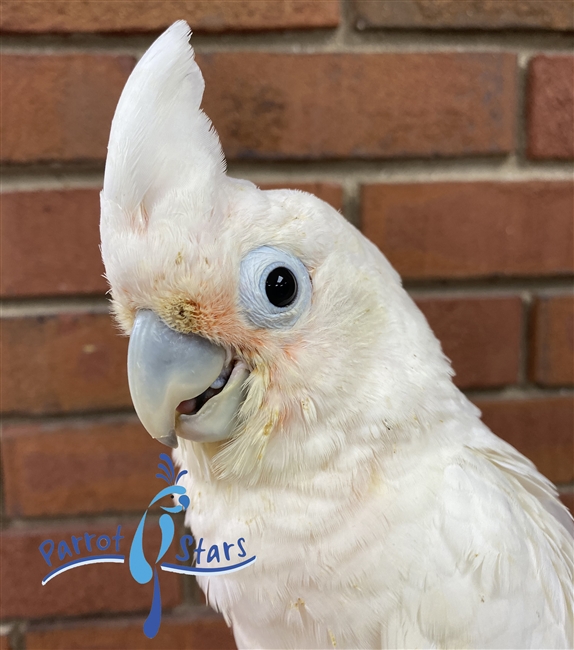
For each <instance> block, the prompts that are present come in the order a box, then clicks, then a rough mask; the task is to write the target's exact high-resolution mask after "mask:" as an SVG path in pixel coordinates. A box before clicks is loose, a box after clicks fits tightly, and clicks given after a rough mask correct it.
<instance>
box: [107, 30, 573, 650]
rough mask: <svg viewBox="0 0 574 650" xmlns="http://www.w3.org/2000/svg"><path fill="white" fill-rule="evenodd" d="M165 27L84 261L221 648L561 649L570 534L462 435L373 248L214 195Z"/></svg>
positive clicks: (484, 436) (117, 125) (210, 158)
mask: <svg viewBox="0 0 574 650" xmlns="http://www.w3.org/2000/svg"><path fill="white" fill-rule="evenodd" d="M189 38H190V30H189V27H188V26H187V24H186V23H185V22H181V21H180V22H177V23H175V24H174V25H172V26H171V27H170V28H169V29H168V30H167V31H166V32H165V33H164V34H163V35H161V36H160V37H159V38H158V39H157V40H156V41H155V43H154V44H153V45H152V46H151V47H150V49H149V50H148V51H147V52H146V53H145V55H144V56H143V57H142V58H141V60H140V61H139V63H138V64H137V66H136V67H135V69H134V70H133V72H132V74H131V76H130V78H129V80H128V81H127V83H126V86H125V89H124V91H123V93H122V95H121V98H120V100H119V103H118V106H117V110H116V113H115V117H114V119H113V123H112V128H111V135H110V141H109V149H108V157H107V163H106V170H105V179H104V186H103V191H102V193H101V215H102V216H101V238H102V255H103V259H104V263H105V268H106V275H107V278H108V280H109V283H110V285H111V293H112V301H113V309H114V313H115V315H116V317H117V319H118V321H119V323H120V325H121V327H122V328H123V331H124V332H125V333H126V334H129V335H130V342H129V350H128V378H129V384H130V390H131V394H132V398H133V402H134V406H135V409H136V412H137V414H138V416H139V418H140V419H141V422H142V423H143V425H144V427H145V428H146V429H147V431H148V432H149V433H150V434H151V435H152V436H153V437H154V438H156V439H157V440H159V441H161V442H163V443H165V444H167V445H169V446H170V447H172V448H176V449H175V450H174V454H175V459H176V461H177V462H178V463H179V464H180V465H182V466H184V468H185V469H187V470H188V472H189V474H188V475H187V476H186V477H185V479H186V480H187V484H186V488H187V493H188V494H189V496H190V499H191V504H190V507H189V508H188V510H187V515H186V523H187V524H188V525H189V526H190V527H191V530H192V533H193V535H194V537H195V539H196V540H197V539H199V538H200V537H201V538H204V539H205V540H210V541H213V542H218V541H219V542H220V541H221V540H235V539H236V538H238V537H243V538H244V539H245V540H246V542H245V543H246V544H247V545H248V546H249V550H250V552H253V553H256V555H257V561H256V562H255V563H254V564H253V565H252V566H250V567H249V568H248V569H245V570H244V571H238V572H236V573H231V574H228V575H222V576H212V577H203V578H201V579H199V582H200V586H201V587H202V589H203V590H204V592H205V594H206V596H207V598H208V601H209V603H210V604H211V605H212V606H213V607H214V608H215V609H216V610H218V611H220V612H222V613H223V615H224V617H225V619H226V621H227V622H228V624H230V625H231V626H232V627H233V632H234V635H235V639H236V642H237V645H238V647H239V648H334V647H336V648H457V649H458V648H570V647H572V643H573V612H572V600H573V594H572V591H573V589H572V584H573V554H572V530H571V529H572V521H571V517H570V515H569V513H568V511H567V510H566V509H565V508H564V507H563V506H562V505H561V503H560V502H559V500H558V498H557V495H556V490H555V488H554V487H553V485H552V484H551V483H550V482H549V481H548V480H547V479H545V478H544V477H543V476H542V475H541V474H539V473H538V472H537V470H536V469H535V467H534V465H533V464H532V463H531V462H530V461H528V460H527V459H526V458H525V457H524V456H522V455H521V454H519V453H518V452H517V451H516V450H515V449H514V448H513V447H511V446H510V445H508V444H506V443H505V442H503V441H502V440H500V439H499V438H497V437H496V436H495V435H494V434H493V433H491V432H490V430H489V429H488V428H487V427H486V426H485V425H484V424H483V423H482V422H481V420H480V413H479V411H478V409H477V408H476V407H475V406H473V405H472V404H471V403H470V402H469V401H468V399H466V397H465V396H464V395H462V394H461V393H460V391H459V390H458V389H457V388H456V387H455V386H454V384H453V382H452V374H453V373H452V370H451V367H450V364H449V362H448V360H447V359H446V358H445V356H444V355H443V353H442V351H441V347H440V344H439V342H438V341H437V339H436V338H435V337H434V335H433V333H432V331H431V329H430V327H429V325H428V324H427V322H426V320H425V318H424V316H423V315H422V314H421V312H420V311H419V310H418V309H417V307H416V306H415V304H414V303H413V301H412V299H411V298H410V297H409V296H408V295H407V293H406V291H405V290H404V289H403V288H402V286H401V281H400V278H399V276H398V274H397V273H396V271H395V270H394V269H393V268H392V267H391V265H390V264H389V262H388V261H387V260H386V258H385V257H384V256H383V254H382V253H381V252H380V251H379V250H378V249H377V248H376V247H375V246H374V245H373V244H372V243H371V242H369V241H368V240H367V239H366V238H365V237H364V236H363V235H362V234H361V233H360V232H358V231H357V230H356V229H355V228H354V227H353V226H352V225H351V224H350V223H348V222H347V221H346V220H345V219H344V218H343V217H342V216H341V215H340V214H339V213H337V212H336V211H335V210H334V209H333V208H332V207H330V206H329V205H327V204H326V203H324V202H323V201H321V200H319V199H317V198H316V197H314V196H312V195H310V194H306V193H303V192H299V191H292V190H273V191H262V190H260V189H259V188H258V187H256V186H255V185H254V184H252V183H250V182H247V181H243V180H236V179H234V178H230V177H228V176H227V175H226V172H225V162H224V157H223V153H222V149H221V145H220V142H219V139H218V136H217V133H216V132H215V130H214V128H213V126H212V125H211V123H210V121H209V119H208V118H207V117H206V115H205V114H204V113H203V112H202V111H201V110H200V103H201V100H202V95H203V90H204V82H203V78H202V75H201V72H200V70H199V68H198V66H197V64H196V63H195V61H194V53H193V50H192V48H191V46H190V45H189Z"/></svg>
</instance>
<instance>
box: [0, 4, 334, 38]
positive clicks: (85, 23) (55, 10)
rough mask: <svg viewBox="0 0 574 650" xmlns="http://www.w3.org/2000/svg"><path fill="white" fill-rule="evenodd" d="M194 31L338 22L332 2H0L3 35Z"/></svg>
mask: <svg viewBox="0 0 574 650" xmlns="http://www.w3.org/2000/svg"><path fill="white" fill-rule="evenodd" d="M180 19H183V20H187V21H188V22H189V24H190V25H191V27H192V28H193V31H194V32H225V31H244V30H270V29H312V28H317V27H336V26H337V25H338V24H339V2H338V0H322V1H321V2H313V1H312V0H263V1H262V0H234V1H233V2H229V1H228V0H192V1H190V0H187V1H184V0H179V1H176V0H170V1H166V0H162V1H161V2H158V1H157V0H156V1H153V0H147V1H143V2H142V1H141V0H140V1H139V2H137V1H136V2H127V1H126V0H123V1H122V2H117V3H115V5H114V8H113V11H110V8H109V5H107V4H106V3H105V2H101V0H74V2H70V0H44V1H43V2H37V1H35V2H34V1H28V0H4V2H3V4H2V17H1V19H0V30H1V31H4V32H20V33H38V32H61V33H66V32H131V31H134V32H142V31H143V32H151V31H159V30H163V29H165V28H166V27H168V26H169V25H171V23H173V22H174V21H176V20H180Z"/></svg>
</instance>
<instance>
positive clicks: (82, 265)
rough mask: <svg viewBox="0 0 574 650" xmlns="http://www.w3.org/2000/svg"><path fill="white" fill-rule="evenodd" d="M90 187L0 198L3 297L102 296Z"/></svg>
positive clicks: (96, 212)
mask: <svg viewBox="0 0 574 650" xmlns="http://www.w3.org/2000/svg"><path fill="white" fill-rule="evenodd" d="M99 217H100V205H99V192H98V190H95V189H77V190H76V189H74V190H52V191H38V192H7V193H5V194H2V243H3V247H2V279H1V285H0V286H1V294H2V296H3V297H9V298H13V297H24V296H55V295H65V294H76V295H80V294H95V293H97V294H104V293H105V291H106V290H107V283H106V281H105V280H104V278H103V273H104V267H103V264H102V260H101V255H100V250H99V239H100V233H99Z"/></svg>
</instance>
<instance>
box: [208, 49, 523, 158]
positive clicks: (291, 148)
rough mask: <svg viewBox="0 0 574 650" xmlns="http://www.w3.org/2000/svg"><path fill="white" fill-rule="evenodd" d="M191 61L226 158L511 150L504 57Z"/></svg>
mask: <svg viewBox="0 0 574 650" xmlns="http://www.w3.org/2000/svg"><path fill="white" fill-rule="evenodd" d="M197 59H198V63H199V65H200V67H201V69H202V71H203V74H204V76H205V81H206V92H205V100H204V106H205V111H206V113H207V114H208V115H209V116H210V117H211V119H212V120H213V123H214V125H215V127H216V128H217V130H218V132H219V134H220V136H221V140H222V143H223V147H224V149H225V152H226V154H227V156H228V157H229V158H232V159H234V158H242V159H258V158H259V159H261V158H263V159H269V158H279V159H298V158H299V159H321V158H393V157H405V156H407V157H408V156H424V157H428V156H467V155H479V154H498V153H506V152H508V151H511V150H512V149H513V130H514V114H515V76H516V58H515V56H514V55H512V54H502V53H489V54H484V53H464V54H463V53H448V54H446V53H434V52H430V53H429V52H426V53H424V54H422V53H421V54H419V53H416V54H413V53H400V54H399V53H396V54H370V53H369V54H363V53H354V54H279V53H271V52H233V53H231V52H226V53H213V54H204V55H201V56H198V57H197Z"/></svg>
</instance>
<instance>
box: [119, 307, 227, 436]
mask: <svg viewBox="0 0 574 650" xmlns="http://www.w3.org/2000/svg"><path fill="white" fill-rule="evenodd" d="M225 359H226V352H225V350H224V348H222V347H220V346H218V345H215V344H213V343H211V342H210V341H208V340H207V339H205V338H203V337H201V336H197V335H194V334H181V333H179V332H176V331H175V330H172V329H171V328H170V327H168V326H167V325H166V324H165V323H164V322H163V321H162V320H161V319H160V318H159V316H157V315H156V314H155V313H154V312H153V311H150V310H141V311H139V312H138V313H137V315H136V319H135V322H134V327H133V331H132V334H131V336H130V343H129V347H128V381H129V387H130V393H131V396H132V400H133V403H134V407H135V410H136V413H137V414H138V417H139V419H140V420H141V422H142V424H143V425H144V427H145V428H146V430H147V431H148V433H149V434H150V435H151V436H152V438H155V439H156V440H159V441H160V442H162V443H163V444H165V445H168V446H169V447H172V448H175V447H177V445H178V442H177V435H178V434H179V435H182V434H181V433H180V432H179V431H178V432H177V434H176V427H177V422H176V420H177V419H178V418H179V414H178V413H177V412H176V409H177V407H178V405H179V404H180V403H181V402H183V401H185V400H189V399H191V398H194V397H197V396H198V395H201V393H203V392H204V391H205V390H207V389H208V388H209V387H210V386H211V384H212V383H213V382H214V381H215V380H216V379H217V378H218V377H219V375H220V373H221V371H222V369H223V367H224V365H225ZM228 433H229V432H228V431H225V432H223V431H221V432H219V435H222V436H223V437H227V435H228ZM184 437H186V438H187V437H190V438H191V439H199V438H198V437H196V436H193V434H192V435H185V436H184ZM215 439H218V436H217V434H216V436H215ZM219 439H220V438H219Z"/></svg>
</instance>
